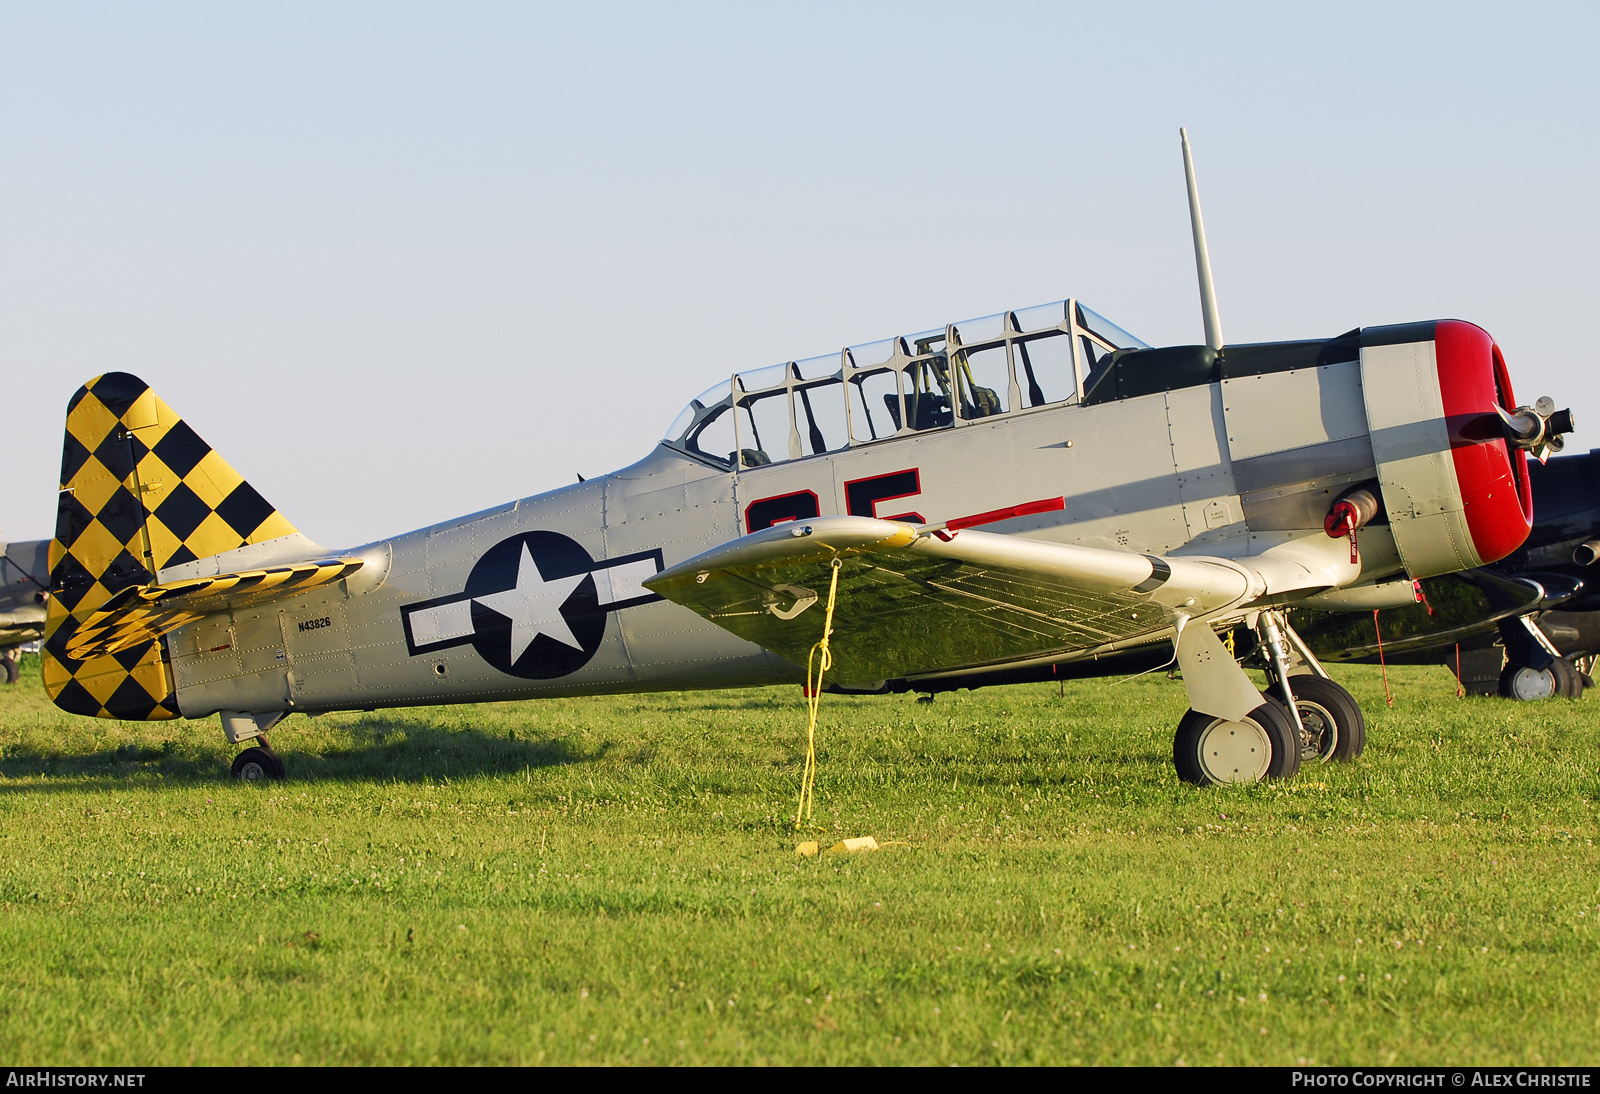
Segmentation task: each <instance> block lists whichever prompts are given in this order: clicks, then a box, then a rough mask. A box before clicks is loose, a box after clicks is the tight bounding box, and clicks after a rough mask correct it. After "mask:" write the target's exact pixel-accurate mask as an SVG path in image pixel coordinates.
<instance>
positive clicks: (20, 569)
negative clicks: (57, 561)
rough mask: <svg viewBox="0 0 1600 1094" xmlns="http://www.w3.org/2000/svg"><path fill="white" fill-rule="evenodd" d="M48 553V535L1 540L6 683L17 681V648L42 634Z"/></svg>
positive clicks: (0, 617) (1, 659) (0, 623)
mask: <svg viewBox="0 0 1600 1094" xmlns="http://www.w3.org/2000/svg"><path fill="white" fill-rule="evenodd" d="M49 553H50V541H49V540H47V539H36V540H30V541H27V542H24V543H5V542H0V665H3V666H4V672H5V682H6V683H8V684H14V683H16V682H17V675H18V674H17V659H18V658H17V655H18V651H19V648H20V647H21V646H23V645H25V644H27V643H29V642H34V641H37V640H38V639H40V638H43V637H44V616H45V611H44V601H45V590H46V589H48V588H49V586H50V565H49Z"/></svg>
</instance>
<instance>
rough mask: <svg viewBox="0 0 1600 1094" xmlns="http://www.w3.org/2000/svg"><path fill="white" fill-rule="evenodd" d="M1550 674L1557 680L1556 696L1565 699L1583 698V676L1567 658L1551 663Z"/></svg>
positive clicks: (1560, 658) (1557, 659) (1559, 658)
mask: <svg viewBox="0 0 1600 1094" xmlns="http://www.w3.org/2000/svg"><path fill="white" fill-rule="evenodd" d="M1550 672H1551V674H1552V675H1553V676H1554V677H1555V679H1556V694H1557V695H1559V696H1561V698H1563V699H1582V698H1583V674H1582V673H1580V672H1579V671H1578V667H1577V666H1576V665H1574V664H1573V663H1572V662H1571V661H1568V660H1567V659H1566V658H1565V657H1558V658H1556V659H1555V660H1554V661H1552V662H1550Z"/></svg>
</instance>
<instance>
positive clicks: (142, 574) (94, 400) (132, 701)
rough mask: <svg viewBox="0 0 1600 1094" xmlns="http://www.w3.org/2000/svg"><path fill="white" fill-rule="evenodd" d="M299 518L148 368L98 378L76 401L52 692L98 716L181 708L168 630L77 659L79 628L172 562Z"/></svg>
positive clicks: (65, 464)
mask: <svg viewBox="0 0 1600 1094" xmlns="http://www.w3.org/2000/svg"><path fill="white" fill-rule="evenodd" d="M294 530H295V529H294V526H293V525H291V524H290V523H289V522H288V521H287V520H286V519H284V517H283V516H282V515H281V514H280V513H279V512H278V511H277V510H276V509H274V508H273V507H272V506H271V505H269V504H268V503H267V501H266V499H264V498H263V497H262V496H261V495H260V494H258V493H256V491H255V490H254V489H253V488H252V487H251V486H250V484H249V483H247V482H245V481H244V479H243V478H241V477H240V476H239V473H238V472H237V471H235V470H234V469H233V468H231V467H229V466H228V464H227V462H226V461H225V460H223V458H222V457H221V456H219V455H217V454H216V452H214V451H212V449H211V446H210V445H208V444H206V442H205V441H203V440H201V439H200V437H199V436H198V435H197V434H196V433H195V431H194V430H192V429H190V428H189V427H188V426H187V425H186V424H184V422H183V419H181V418H179V417H178V416H177V414H175V413H173V410H172V408H171V407H169V406H168V405H167V404H166V403H164V402H162V401H161V400H160V399H159V398H157V397H156V393H155V392H154V391H151V390H150V387H149V385H148V384H146V383H145V382H144V381H143V380H140V379H139V378H138V377H137V376H130V375H129V374H127V373H126V372H108V373H106V374H105V375H104V376H97V377H96V378H95V379H93V380H90V381H89V382H88V383H87V384H85V385H84V386H83V387H81V388H79V389H78V393H77V394H76V395H74V396H73V397H72V401H71V402H70V403H68V404H67V436H66V443H65V446H64V449H63V451H62V454H61V495H60V502H59V507H58V509H57V512H56V538H55V540H54V542H52V543H51V544H50V600H49V606H48V608H47V611H46V616H45V639H44V659H43V660H44V683H45V689H46V690H47V691H48V692H49V693H50V698H51V699H53V700H55V703H56V705H57V706H59V707H61V708H62V709H63V710H67V711H71V712H72V713H74V714H88V715H93V716H95V717H99V718H126V719H130V720H140V721H151V720H158V719H162V718H176V717H178V716H179V714H180V712H179V710H178V701H177V696H176V694H175V692H174V689H173V683H172V659H171V657H170V656H169V654H168V652H167V646H166V639H165V638H160V639H156V640H154V641H150V642H144V643H141V644H139V645H137V646H134V647H132V648H130V649H127V650H123V651H121V652H120V653H116V654H112V655H108V656H101V657H89V658H87V659H85V660H81V661H80V660H76V659H74V658H72V657H69V656H67V653H66V650H67V646H68V643H69V641H70V640H71V638H72V636H73V634H74V632H75V631H76V630H77V629H78V628H79V627H80V626H82V625H83V624H84V622H85V621H86V620H87V619H88V618H89V617H90V616H91V615H93V614H94V612H95V610H96V609H98V608H99V607H101V605H103V604H105V602H106V601H107V600H109V599H110V598H111V597H112V596H114V595H115V594H117V593H119V592H121V591H122V590H124V589H127V588H128V587H130V586H134V585H148V584H151V583H152V582H154V581H155V580H156V575H157V574H158V573H159V572H160V571H161V570H162V569H163V568H164V567H168V566H177V565H179V564H181V563H184V562H192V561H194V560H195V559H199V558H206V557H208V556H210V555H215V554H220V553H222V552H223V551H232V550H235V549H237V548H239V547H243V546H245V545H246V544H250V543H261V542H263V541H264V540H269V539H275V538H277V537H278V536H286V535H290V534H292V533H293V532H294Z"/></svg>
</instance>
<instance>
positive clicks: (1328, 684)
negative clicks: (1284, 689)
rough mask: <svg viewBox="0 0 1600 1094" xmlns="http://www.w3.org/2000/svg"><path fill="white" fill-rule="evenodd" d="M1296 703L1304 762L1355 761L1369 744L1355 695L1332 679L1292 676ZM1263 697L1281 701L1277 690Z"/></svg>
mask: <svg viewBox="0 0 1600 1094" xmlns="http://www.w3.org/2000/svg"><path fill="white" fill-rule="evenodd" d="M1289 690H1290V691H1292V692H1294V705H1295V706H1296V707H1298V708H1299V710H1300V724H1301V725H1303V726H1305V728H1306V732H1305V736H1303V737H1301V738H1300V762H1301V763H1327V762H1328V761H1329V760H1353V759H1355V758H1356V757H1357V756H1359V755H1361V753H1362V751H1363V750H1364V749H1365V748H1366V747H1367V720H1366V718H1365V717H1364V716H1363V715H1362V713H1361V707H1360V706H1359V705H1358V704H1357V703H1356V700H1355V696H1353V695H1351V694H1350V693H1349V692H1348V691H1346V690H1345V689H1344V688H1342V687H1340V686H1339V685H1338V684H1335V683H1334V682H1333V681H1332V680H1324V679H1323V678H1322V677H1320V676H1312V675H1310V674H1309V673H1300V674H1298V675H1295V676H1291V677H1289ZM1261 695H1262V698H1265V699H1272V700H1274V701H1276V702H1279V703H1282V702H1283V700H1282V699H1279V698H1278V693H1277V692H1276V691H1264V692H1262V693H1261Z"/></svg>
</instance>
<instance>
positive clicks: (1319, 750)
mask: <svg viewBox="0 0 1600 1094" xmlns="http://www.w3.org/2000/svg"><path fill="white" fill-rule="evenodd" d="M1295 709H1296V710H1298V711H1299V712H1300V724H1301V725H1302V726H1304V727H1305V733H1304V734H1303V735H1302V736H1301V738H1300V759H1301V760H1303V761H1304V760H1315V761H1317V762H1318V763H1326V762H1327V761H1328V758H1329V757H1330V756H1332V755H1333V750H1334V749H1335V748H1337V747H1338V746H1339V723H1338V721H1337V720H1336V719H1335V718H1334V716H1333V712H1332V711H1330V710H1329V709H1328V708H1327V707H1325V706H1323V705H1322V704H1321V703H1311V702H1307V701H1306V700H1304V699H1301V700H1299V701H1297V702H1296V703H1295Z"/></svg>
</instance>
